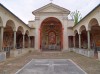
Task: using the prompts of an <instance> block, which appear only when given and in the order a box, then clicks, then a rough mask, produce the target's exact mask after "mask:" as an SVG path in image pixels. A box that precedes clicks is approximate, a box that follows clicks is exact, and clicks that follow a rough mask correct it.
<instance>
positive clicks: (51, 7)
mask: <svg viewBox="0 0 100 74" xmlns="http://www.w3.org/2000/svg"><path fill="white" fill-rule="evenodd" d="M48 12H49V13H50V12H57V13H59V12H62V13H67V14H69V13H70V11H69V10H67V9H65V8H63V7H60V6H58V5H55V4H53V3H50V4H47V5H45V6H43V7H41V8H39V9H37V10H35V11H33V14H36V13H48Z"/></svg>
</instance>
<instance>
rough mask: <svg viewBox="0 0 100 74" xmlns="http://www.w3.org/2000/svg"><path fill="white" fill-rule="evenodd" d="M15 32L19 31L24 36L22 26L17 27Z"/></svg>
mask: <svg viewBox="0 0 100 74" xmlns="http://www.w3.org/2000/svg"><path fill="white" fill-rule="evenodd" d="M17 31H20V32H21V33H22V34H24V28H23V27H22V26H19V27H18V29H17Z"/></svg>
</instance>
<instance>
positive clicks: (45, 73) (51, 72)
mask: <svg viewBox="0 0 100 74" xmlns="http://www.w3.org/2000/svg"><path fill="white" fill-rule="evenodd" d="M16 74H86V73H85V72H84V71H83V70H82V69H80V68H79V67H77V65H75V64H74V63H73V62H72V61H71V60H66V59H63V60H62V59H59V60H58V59H38V60H32V61H31V62H29V63H28V64H27V65H26V66H24V68H22V69H21V71H20V72H18V73H16Z"/></svg>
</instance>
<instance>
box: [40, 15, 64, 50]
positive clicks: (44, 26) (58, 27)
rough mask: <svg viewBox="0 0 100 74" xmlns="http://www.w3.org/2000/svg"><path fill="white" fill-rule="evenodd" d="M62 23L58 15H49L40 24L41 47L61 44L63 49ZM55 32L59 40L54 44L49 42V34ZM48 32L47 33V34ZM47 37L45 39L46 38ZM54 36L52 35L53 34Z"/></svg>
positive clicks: (60, 46) (60, 47)
mask: <svg viewBox="0 0 100 74" xmlns="http://www.w3.org/2000/svg"><path fill="white" fill-rule="evenodd" d="M62 29H63V28H62V23H61V21H60V20H59V19H57V18H56V17H48V18H46V19H44V20H43V21H42V23H41V25H40V49H41V46H43V45H48V47H49V46H50V45H59V49H62V47H63V32H62ZM51 32H53V33H54V34H55V35H56V37H58V38H56V39H57V40H56V42H54V43H53V42H52V44H50V43H49V40H48V38H49V34H50V33H51ZM45 34H47V35H45ZM44 37H45V39H44ZM51 37H52V36H51ZM46 38H47V39H46Z"/></svg>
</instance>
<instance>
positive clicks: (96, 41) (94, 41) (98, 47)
mask: <svg viewBox="0 0 100 74" xmlns="http://www.w3.org/2000/svg"><path fill="white" fill-rule="evenodd" d="M89 29H90V33H91V40H90V42H91V48H92V49H94V50H95V55H97V51H100V26H99V24H98V21H97V19H95V18H93V19H91V20H90V22H89Z"/></svg>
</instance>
